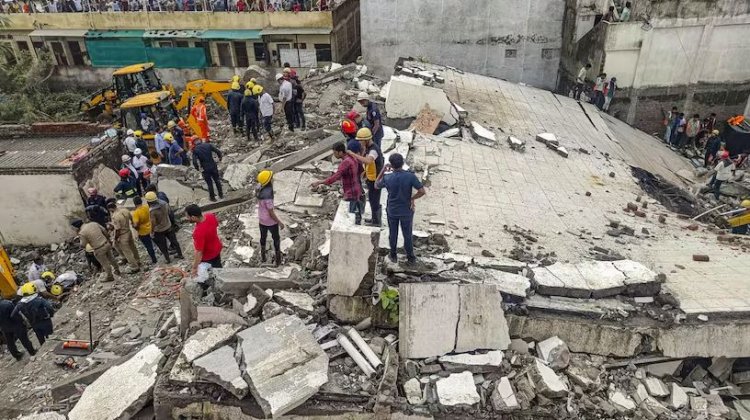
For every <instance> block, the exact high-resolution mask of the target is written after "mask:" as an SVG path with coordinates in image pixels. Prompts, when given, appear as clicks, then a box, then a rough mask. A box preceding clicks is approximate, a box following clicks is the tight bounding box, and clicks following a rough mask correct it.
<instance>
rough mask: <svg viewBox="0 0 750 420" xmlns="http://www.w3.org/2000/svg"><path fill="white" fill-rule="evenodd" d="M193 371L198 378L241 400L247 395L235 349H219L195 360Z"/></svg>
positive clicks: (225, 347)
mask: <svg viewBox="0 0 750 420" xmlns="http://www.w3.org/2000/svg"><path fill="white" fill-rule="evenodd" d="M193 369H194V370H195V373H196V376H197V377H199V378H201V379H204V380H206V381H209V382H213V383H215V384H217V385H219V386H221V387H222V388H224V389H226V390H227V391H229V392H230V393H232V395H234V396H235V397H237V398H238V399H240V400H241V399H243V398H245V396H246V395H247V392H248V386H247V382H245V380H244V379H242V372H241V371H240V367H239V366H238V365H237V360H236V359H235V357H234V349H233V348H231V347H229V346H223V347H219V348H218V349H216V350H214V351H212V352H211V353H208V354H207V355H205V356H202V357H199V358H197V359H195V361H194V362H193Z"/></svg>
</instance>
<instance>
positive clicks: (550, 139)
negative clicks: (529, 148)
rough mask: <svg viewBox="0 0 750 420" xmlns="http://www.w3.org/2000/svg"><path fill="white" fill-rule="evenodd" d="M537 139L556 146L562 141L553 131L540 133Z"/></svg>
mask: <svg viewBox="0 0 750 420" xmlns="http://www.w3.org/2000/svg"><path fill="white" fill-rule="evenodd" d="M536 141H538V142H541V143H544V144H546V145H548V146H549V145H554V146H555V147H557V146H559V145H560V141H559V140H557V136H556V135H554V134H552V133H539V134H537V135H536Z"/></svg>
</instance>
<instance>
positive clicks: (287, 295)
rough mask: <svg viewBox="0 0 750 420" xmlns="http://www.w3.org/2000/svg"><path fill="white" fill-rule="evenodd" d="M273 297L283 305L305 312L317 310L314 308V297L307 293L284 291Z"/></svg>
mask: <svg viewBox="0 0 750 420" xmlns="http://www.w3.org/2000/svg"><path fill="white" fill-rule="evenodd" d="M273 297H274V299H277V300H278V301H279V302H281V303H283V304H286V305H290V306H293V307H295V308H297V309H300V310H302V311H305V312H312V311H314V310H315V307H314V306H313V304H314V303H315V299H313V298H312V296H310V295H308V294H307V293H297V292H288V291H286V290H282V291H279V292H276V293H274V294H273Z"/></svg>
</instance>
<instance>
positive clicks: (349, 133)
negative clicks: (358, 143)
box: [341, 118, 357, 142]
mask: <svg viewBox="0 0 750 420" xmlns="http://www.w3.org/2000/svg"><path fill="white" fill-rule="evenodd" d="M341 132H342V133H344V136H346V141H347V142H349V140H354V139H355V138H357V123H355V122H354V121H352V120H350V119H348V118H347V119H345V120H344V121H341Z"/></svg>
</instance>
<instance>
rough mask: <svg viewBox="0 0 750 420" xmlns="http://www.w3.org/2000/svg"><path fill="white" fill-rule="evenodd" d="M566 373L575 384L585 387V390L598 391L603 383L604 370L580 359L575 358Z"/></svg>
mask: <svg viewBox="0 0 750 420" xmlns="http://www.w3.org/2000/svg"><path fill="white" fill-rule="evenodd" d="M565 373H566V374H567V375H568V378H570V380H571V381H573V383H575V384H577V385H579V386H581V387H583V389H585V390H592V389H598V388H599V386H600V385H601V383H602V380H601V376H602V370H601V369H600V368H598V367H596V366H593V365H591V364H588V363H586V362H584V361H583V360H580V359H579V358H574V359H572V360H571V361H570V365H568V368H567V369H566V370H565Z"/></svg>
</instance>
